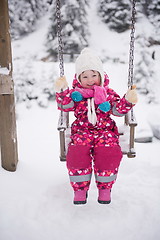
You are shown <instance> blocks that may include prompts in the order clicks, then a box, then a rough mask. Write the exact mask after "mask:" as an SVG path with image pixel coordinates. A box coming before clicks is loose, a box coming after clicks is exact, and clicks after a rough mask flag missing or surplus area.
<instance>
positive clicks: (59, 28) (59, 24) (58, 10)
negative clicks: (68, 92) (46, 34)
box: [56, 0, 64, 77]
mask: <svg viewBox="0 0 160 240" xmlns="http://www.w3.org/2000/svg"><path fill="white" fill-rule="evenodd" d="M56 18H57V37H58V55H59V67H60V77H62V76H64V63H63V41H62V22H61V6H60V0H56Z"/></svg>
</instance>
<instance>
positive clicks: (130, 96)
mask: <svg viewBox="0 0 160 240" xmlns="http://www.w3.org/2000/svg"><path fill="white" fill-rule="evenodd" d="M125 98H126V100H127V101H128V102H130V103H132V104H136V103H137V102H138V96H137V92H136V85H133V86H132V87H131V88H130V89H128V91H127V93H126V95H125Z"/></svg>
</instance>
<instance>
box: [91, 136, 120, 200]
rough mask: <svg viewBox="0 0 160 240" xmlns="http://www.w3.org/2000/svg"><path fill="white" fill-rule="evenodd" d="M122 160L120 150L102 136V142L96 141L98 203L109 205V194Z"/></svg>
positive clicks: (95, 158) (106, 137)
mask: <svg viewBox="0 0 160 240" xmlns="http://www.w3.org/2000/svg"><path fill="white" fill-rule="evenodd" d="M121 159H122V152H121V148H120V146H119V145H118V144H116V143H114V142H112V141H111V139H108V135H106V136H105V133H104V134H103V141H102V139H100V141H97V143H96V145H95V148H94V172H95V179H96V184H97V187H98V189H99V197H98V202H99V203H110V201H111V198H110V193H111V188H112V186H113V184H114V183H115V181H116V178H117V174H118V168H119V165H120V162H121Z"/></svg>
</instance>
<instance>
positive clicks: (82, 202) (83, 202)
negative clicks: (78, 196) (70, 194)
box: [73, 201, 87, 205]
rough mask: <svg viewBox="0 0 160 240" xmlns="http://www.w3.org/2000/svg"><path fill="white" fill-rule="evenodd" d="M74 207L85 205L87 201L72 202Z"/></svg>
mask: <svg viewBox="0 0 160 240" xmlns="http://www.w3.org/2000/svg"><path fill="white" fill-rule="evenodd" d="M73 203H74V204H75V205H80V204H86V203H87V201H74V202H73Z"/></svg>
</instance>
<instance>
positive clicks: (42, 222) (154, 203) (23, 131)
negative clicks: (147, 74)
mask: <svg viewBox="0 0 160 240" xmlns="http://www.w3.org/2000/svg"><path fill="white" fill-rule="evenodd" d="M46 23H47V22H45V21H44V22H43V24H42V27H41V28H40V27H39V28H38V29H37V31H36V32H34V33H33V34H30V35H29V36H28V37H26V38H23V39H22V40H18V41H15V42H13V44H12V45H13V53H14V54H13V58H14V59H16V58H18V57H23V56H25V54H27V55H28V56H30V55H32V54H35V55H36V56H41V55H43V53H44V49H43V39H42V36H43V35H44V32H45V29H46ZM95 24H96V23H95ZM95 24H94V26H95V29H99V25H98V26H97V25H95ZM100 28H101V27H100ZM107 34H108V36H109V38H111V36H112V37H113V38H114V36H115V37H116V38H117V39H118V35H117V34H115V35H114V34H113V32H112V35H110V33H109V32H107ZM98 35H99V34H98ZM126 38H127V36H126V35H125V34H124V35H120V37H119V39H118V43H117V44H116V43H115V44H116V49H119V50H121V53H119V54H123V52H124V51H125V49H126V45H125V47H124V43H125V42H127V41H128V40H127V39H126ZM37 39H38V40H37ZM111 40H112V38H111ZM31 43H32V44H31ZM33 43H35V44H33ZM41 44H42V48H41ZM108 44H109V40H108ZM33 45H34V46H35V48H34V47H33ZM111 45H112V44H111V43H110V46H109V47H108V49H109V51H112V48H113V52H114V54H116V49H115V48H114V47H111ZM91 46H94V39H93V40H92V44H91ZM100 46H101V50H100V51H99V52H101V51H103V49H105V46H106V45H105V41H102V42H101V45H98V36H97V35H96V37H95V49H98V47H100ZM118 46H119V48H118ZM106 49H107V48H106ZM108 49H107V51H108ZM107 51H106V53H107ZM126 51H127V49H126ZM127 53H128V51H127ZM22 59H23V58H22ZM49 68H50V63H49ZM53 68H55V69H57V75H58V71H59V70H58V63H53ZM104 68H106V71H107V73H108V74H109V76H110V79H111V83H110V86H111V87H113V89H114V90H115V91H117V92H118V93H120V94H122V95H123V94H124V93H125V91H126V90H127V81H126V79H127V70H128V66H127V63H126V64H121V63H114V64H113V62H112V61H108V62H106V63H105V64H104ZM36 71H37V72H38V68H36ZM65 73H66V76H67V79H68V80H69V81H70V82H69V83H70V84H71V79H72V78H73V76H74V64H73V63H67V64H65ZM158 91H159V89H157V93H158ZM158 108H159V105H154V104H146V102H145V97H143V96H141V95H139V102H138V104H137V106H136V107H135V113H136V118H137V122H138V127H137V129H138V128H141V127H143V128H144V129H146V127H145V126H148V119H151V114H152V112H154V111H155V112H157V109H158ZM16 115H17V135H18V152H19V162H18V166H17V171H16V172H7V171H6V170H4V169H3V168H0V193H1V197H0V239H2V240H17V239H23V240H36V239H38V240H44V239H46V240H53V239H55V240H59V239H61V240H64V239H65V240H72V239H77V240H80V239H83V240H88V239H100V240H106V239H112V240H117V239H123V240H135V239H136V240H142V239H144V240H153V239H159V238H160V232H159V223H160V207H159V203H160V178H159V172H160V161H159V155H160V141H159V140H158V139H156V138H153V142H150V143H135V148H136V152H137V155H136V157H135V158H133V159H128V158H127V157H126V156H124V158H123V161H122V163H121V166H120V170H119V175H118V179H117V182H116V183H115V185H114V187H113V190H112V202H111V204H109V205H100V204H98V203H97V188H96V186H95V182H94V177H93V178H92V184H91V188H90V191H89V197H88V202H87V204H86V205H83V206H75V205H73V203H72V201H73V192H72V189H71V187H70V184H69V178H68V174H67V169H66V164H65V163H64V162H60V161H59V137H58V131H57V123H58V117H59V112H58V111H57V106H56V103H55V102H52V103H50V104H49V106H48V108H40V107H39V106H38V105H37V104H36V103H33V104H32V107H31V108H29V109H28V108H26V105H25V103H21V104H17V106H16ZM116 119H117V118H116ZM120 121H122V120H120V119H117V122H120ZM154 121H155V122H156V119H152V122H154Z"/></svg>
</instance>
